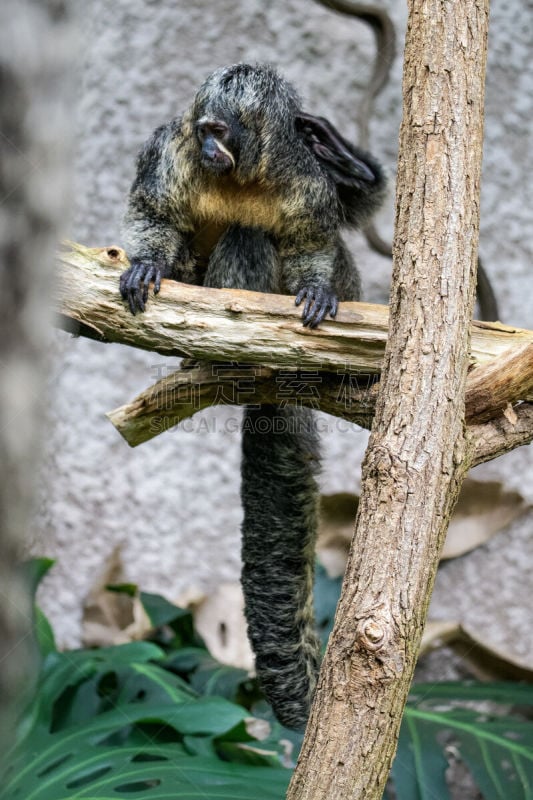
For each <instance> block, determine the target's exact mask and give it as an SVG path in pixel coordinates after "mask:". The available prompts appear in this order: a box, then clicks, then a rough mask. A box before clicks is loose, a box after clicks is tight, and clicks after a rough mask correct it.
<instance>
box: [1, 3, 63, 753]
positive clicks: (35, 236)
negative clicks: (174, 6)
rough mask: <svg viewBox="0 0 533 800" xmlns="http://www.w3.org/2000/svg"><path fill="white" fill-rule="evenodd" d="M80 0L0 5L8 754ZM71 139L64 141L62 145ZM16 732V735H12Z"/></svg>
mask: <svg viewBox="0 0 533 800" xmlns="http://www.w3.org/2000/svg"><path fill="white" fill-rule="evenodd" d="M69 19H70V13H69V11H68V4H66V3H63V2H58V1H57V0H43V1H42V2H40V3H35V2H30V1H29V0H3V2H2V4H1V6H0V279H1V284H2V291H1V292H0V331H1V335H0V364H1V366H2V375H1V383H0V433H1V435H0V587H1V594H0V752H2V753H3V752H4V749H5V748H4V747H2V745H6V744H7V743H8V742H9V744H11V741H12V735H13V734H12V726H11V725H10V722H11V714H12V704H13V700H14V699H15V698H16V696H17V693H18V691H19V689H21V688H22V686H24V685H27V683H28V679H29V677H30V673H31V665H30V647H29V645H30V641H31V638H30V621H31V609H30V603H29V596H28V591H27V587H26V586H25V585H23V584H22V582H21V580H20V576H19V575H17V571H16V566H15V565H16V560H17V557H18V556H19V554H20V548H21V544H22V542H23V540H24V537H25V534H26V530H27V527H28V525H29V523H30V514H31V511H32V507H33V494H34V480H35V476H36V469H37V466H38V451H39V441H40V437H41V435H42V405H43V394H44V386H45V379H46V352H47V331H48V330H49V326H50V319H49V317H50V313H51V312H50V307H49V303H48V302H47V301H48V300H49V299H50V287H51V285H52V266H53V262H54V258H53V256H54V249H55V247H56V243H57V237H58V226H59V224H60V221H61V220H63V219H64V213H65V200H66V193H65V177H66V175H67V172H68V161H69V153H68V147H67V146H68V131H69V122H68V117H67V114H68V113H69V106H70V104H69V102H68V101H69V98H68V96H66V95H65V90H66V89H67V87H68V86H69V85H70V83H71V73H72V70H71V68H69V67H70V66H71V63H72V58H73V56H74V45H73V41H72V28H71V26H70V24H69ZM58 142H60V143H61V147H60V146H58ZM4 737H5V738H4Z"/></svg>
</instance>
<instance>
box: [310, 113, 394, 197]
mask: <svg viewBox="0 0 533 800" xmlns="http://www.w3.org/2000/svg"><path fill="white" fill-rule="evenodd" d="M296 130H297V131H298V133H299V134H300V136H301V138H302V139H303V140H304V142H305V144H306V145H307V147H308V148H309V149H310V150H311V152H312V153H313V154H314V155H315V156H316V158H317V159H318V161H319V162H320V163H321V164H322V166H323V167H325V168H326V169H327V171H328V172H329V174H330V175H331V177H332V178H333V180H334V181H335V183H340V184H344V185H345V186H354V185H356V186H360V185H361V183H375V182H376V180H377V178H378V176H377V175H376V174H375V173H374V172H373V171H372V168H371V166H370V165H369V164H368V163H366V162H365V161H364V160H363V156H364V153H362V152H361V151H359V150H357V148H355V147H354V146H353V145H351V144H349V143H348V142H347V141H346V139H343V137H342V136H341V135H340V133H339V132H338V130H337V129H336V128H334V127H333V125H332V124H331V122H329V121H328V120H327V119H324V117H314V116H312V115H311V114H301V113H300V114H297V116H296Z"/></svg>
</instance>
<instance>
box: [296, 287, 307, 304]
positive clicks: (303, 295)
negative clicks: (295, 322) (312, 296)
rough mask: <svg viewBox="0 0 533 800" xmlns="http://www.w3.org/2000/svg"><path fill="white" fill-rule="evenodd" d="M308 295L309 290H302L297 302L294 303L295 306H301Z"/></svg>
mask: <svg viewBox="0 0 533 800" xmlns="http://www.w3.org/2000/svg"><path fill="white" fill-rule="evenodd" d="M306 294H307V289H300V291H299V292H298V294H297V295H296V300H295V301H294V305H295V306H299V305H300V303H301V302H302V300H303V299H304V297H305V295H306Z"/></svg>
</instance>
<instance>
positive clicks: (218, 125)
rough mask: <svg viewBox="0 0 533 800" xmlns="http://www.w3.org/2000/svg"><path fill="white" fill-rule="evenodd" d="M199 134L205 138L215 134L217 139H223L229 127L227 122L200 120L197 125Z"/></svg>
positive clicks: (201, 137)
mask: <svg viewBox="0 0 533 800" xmlns="http://www.w3.org/2000/svg"><path fill="white" fill-rule="evenodd" d="M197 131H198V136H199V137H200V139H202V140H203V139H205V138H206V137H207V136H214V137H215V138H216V139H223V138H224V137H225V136H227V134H228V131H229V128H228V126H227V125H226V123H225V122H219V121H218V120H217V121H216V122H200V123H199V124H198V126H197Z"/></svg>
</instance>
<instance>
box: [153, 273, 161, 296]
mask: <svg viewBox="0 0 533 800" xmlns="http://www.w3.org/2000/svg"><path fill="white" fill-rule="evenodd" d="M160 288H161V270H160V269H158V267H155V281H154V294H159V290H160Z"/></svg>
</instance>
